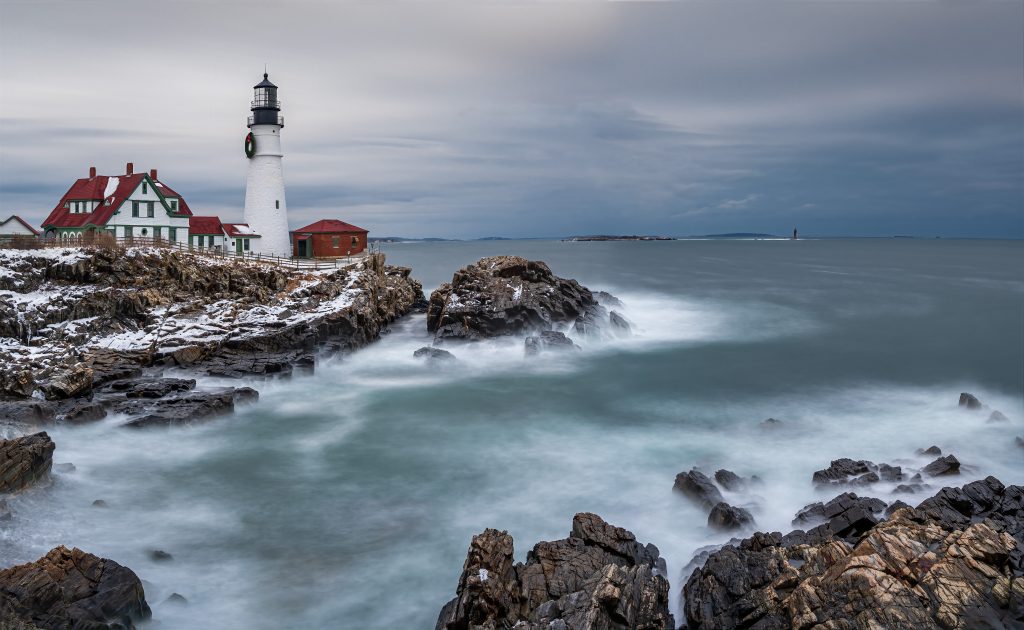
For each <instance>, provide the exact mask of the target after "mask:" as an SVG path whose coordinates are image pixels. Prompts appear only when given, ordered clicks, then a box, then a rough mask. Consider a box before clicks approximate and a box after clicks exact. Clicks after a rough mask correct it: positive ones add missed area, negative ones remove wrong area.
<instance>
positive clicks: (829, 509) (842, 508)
mask: <svg viewBox="0 0 1024 630" xmlns="http://www.w3.org/2000/svg"><path fill="white" fill-rule="evenodd" d="M884 509H885V502H884V501H881V500H879V499H873V498H870V497H858V496H857V495H856V494H854V493H852V492H846V493H843V494H841V495H839V496H837V497H835V498H834V499H832V500H831V501H828V502H827V503H812V504H810V505H808V506H805V507H804V508H803V509H802V510H800V511H799V512H797V514H796V518H795V519H793V525H796V526H801V525H814V524H818V525H817V527H814V528H813V529H811V530H810V531H808V532H807V537H808V540H809V541H813V542H817V541H825V540H830V539H832V538H841V539H844V540H846V541H848V542H851V543H855V542H857V541H858V540H860V538H861V537H862V536H863V535H864V533H865V532H867V531H868V530H870V529H871V528H872V527H874V526H875V525H876V524H877V523H878V521H879V519H878V516H877V514H879V513H880V512H882V510H884Z"/></svg>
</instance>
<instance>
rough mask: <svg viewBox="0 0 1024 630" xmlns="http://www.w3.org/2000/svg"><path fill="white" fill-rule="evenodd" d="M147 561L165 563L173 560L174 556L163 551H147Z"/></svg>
mask: <svg viewBox="0 0 1024 630" xmlns="http://www.w3.org/2000/svg"><path fill="white" fill-rule="evenodd" d="M149 559H150V560H152V561H153V562H167V561H168V560H174V556H172V555H171V554H169V553H167V552H166V551H164V550H163V549H151V550H150V551H149Z"/></svg>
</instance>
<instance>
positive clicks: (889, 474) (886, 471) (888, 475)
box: [878, 464, 903, 481]
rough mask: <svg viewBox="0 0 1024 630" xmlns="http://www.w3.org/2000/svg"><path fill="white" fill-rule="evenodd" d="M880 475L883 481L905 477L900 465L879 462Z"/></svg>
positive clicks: (898, 479)
mask: <svg viewBox="0 0 1024 630" xmlns="http://www.w3.org/2000/svg"><path fill="white" fill-rule="evenodd" d="M878 476H879V477H881V478H882V480H883V481H901V480H902V479H903V469H902V468H901V467H899V466H890V465H889V464H879V465H878Z"/></svg>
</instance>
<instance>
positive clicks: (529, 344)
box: [523, 330, 580, 357]
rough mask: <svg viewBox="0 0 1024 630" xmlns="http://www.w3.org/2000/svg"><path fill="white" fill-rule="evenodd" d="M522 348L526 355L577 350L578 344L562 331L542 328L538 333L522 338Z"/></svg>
mask: <svg viewBox="0 0 1024 630" xmlns="http://www.w3.org/2000/svg"><path fill="white" fill-rule="evenodd" d="M523 349H524V350H525V352H526V356H528V357H531V356H536V355H538V354H540V353H542V352H548V351H559V352H560V351H563V350H579V349H580V348H579V346H577V345H576V344H574V343H573V342H572V339H569V338H568V337H566V336H565V334H564V333H560V332H556V331H554V330H544V331H541V332H540V333H539V334H536V335H530V336H529V337H527V338H526V339H524V340H523Z"/></svg>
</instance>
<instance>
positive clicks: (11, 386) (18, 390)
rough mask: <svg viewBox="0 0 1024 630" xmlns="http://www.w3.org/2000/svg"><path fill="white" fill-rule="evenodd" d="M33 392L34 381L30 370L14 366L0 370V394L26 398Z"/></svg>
mask: <svg viewBox="0 0 1024 630" xmlns="http://www.w3.org/2000/svg"><path fill="white" fill-rule="evenodd" d="M35 390H36V379H35V377H34V376H33V375H32V370H30V369H27V368H20V367H18V366H16V365H11V366H4V367H2V368H0V394H3V395H7V396H14V397H17V398H28V397H29V396H31V395H32V392H34V391H35Z"/></svg>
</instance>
